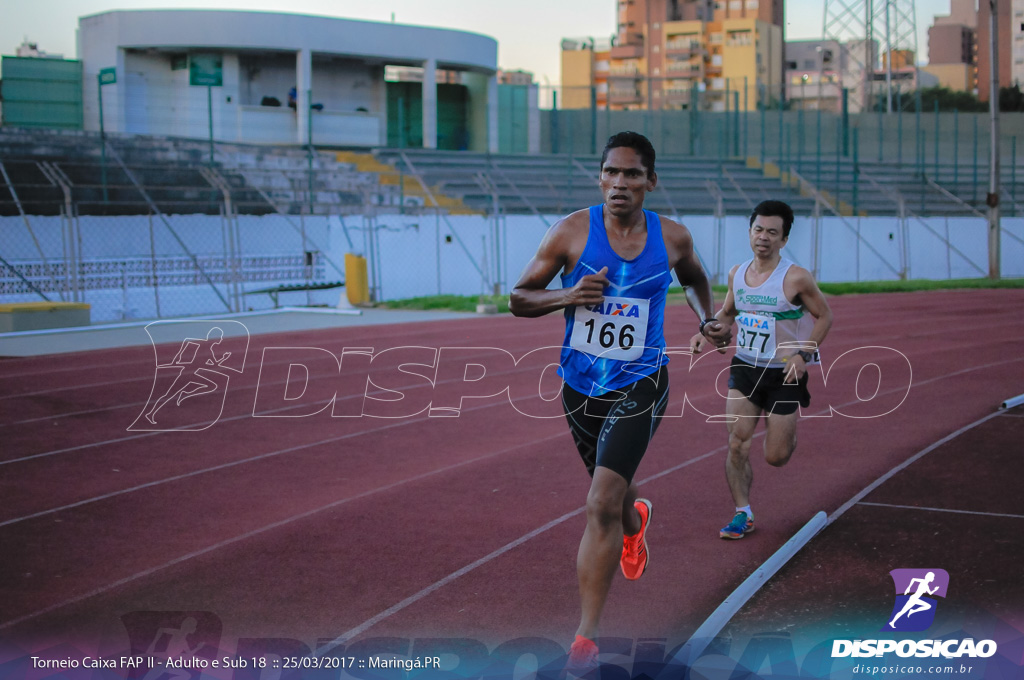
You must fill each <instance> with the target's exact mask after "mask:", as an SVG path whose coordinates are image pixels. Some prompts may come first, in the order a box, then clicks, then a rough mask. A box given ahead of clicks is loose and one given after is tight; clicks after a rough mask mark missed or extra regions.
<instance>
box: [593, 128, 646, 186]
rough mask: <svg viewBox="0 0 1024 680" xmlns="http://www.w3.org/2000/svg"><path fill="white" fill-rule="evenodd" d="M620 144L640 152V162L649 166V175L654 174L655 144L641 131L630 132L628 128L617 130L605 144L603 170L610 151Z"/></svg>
mask: <svg viewBox="0 0 1024 680" xmlns="http://www.w3.org/2000/svg"><path fill="white" fill-rule="evenodd" d="M620 146H628V147H629V148H630V149H633V151H636V152H637V153H638V154H640V162H641V163H643V165H644V167H645V168H647V176H648V177H651V176H652V175H654V145H653V144H651V140H649V139H647V138H646V137H644V136H643V135H642V134H640V133H639V132H629V131H628V130H627V131H625V132H617V133H615V134H614V135H612V136H611V137H609V138H608V143H607V144H605V145H604V151H603V152H602V153H601V169H602V170H604V162H605V161H606V160H608V152H609V151H611V150H612V149H615V148H617V147H620Z"/></svg>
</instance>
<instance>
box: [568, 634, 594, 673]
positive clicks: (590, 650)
mask: <svg viewBox="0 0 1024 680" xmlns="http://www.w3.org/2000/svg"><path fill="white" fill-rule="evenodd" d="M565 668H566V670H570V671H575V672H583V671H587V670H590V669H591V668H597V644H596V643H595V642H594V641H593V640H589V639H587V638H585V637H583V636H582V635H577V636H576V640H575V641H574V642H573V643H572V646H571V647H569V658H568V659H567V660H566V662H565Z"/></svg>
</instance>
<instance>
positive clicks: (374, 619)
mask: <svg viewBox="0 0 1024 680" xmlns="http://www.w3.org/2000/svg"><path fill="white" fill-rule="evenodd" d="M726 448H727V447H726V446H720V447H718V448H717V449H714V450H712V451H708V452H707V453H703V454H701V455H699V456H697V457H695V458H690V459H688V460H686V461H683V462H682V463H680V464H678V465H676V466H674V467H671V468H668V469H667V470H662V471H661V472H659V473H657V474H654V475H651V476H650V477H646V478H644V479H642V480H641V481H639V482H637V483H636V484H637V486H642V485H644V484H646V483H648V482H650V481H653V480H655V479H658V478H660V477H664V476H665V475H668V474H671V473H673V472H677V471H678V470H681V469H683V468H685V467H687V466H690V465H693V464H694V463H698V462H700V461H702V460H704V459H706V458H710V457H711V456H713V455H715V454H717V453H720V452H721V451H724V450H725V449H726ZM586 509H587V508H586V506H585V505H584V506H580V507H578V508H576V509H575V510H573V511H571V512H567V513H566V514H564V515H562V516H561V517H558V518H556V519H553V520H551V521H550V522H548V523H547V524H545V525H543V526H540V527H537V528H536V529H534V530H533V531H531V532H529V533H526V534H523V535H522V536H520V537H519V538H517V539H515V540H514V541H512V542H510V543H506V544H505V545H503V546H502V547H500V548H498V549H497V550H495V551H494V552H492V553H490V554H488V555H484V556H483V557H481V558H480V559H478V560H476V561H475V562H471V563H469V564H467V565H466V566H464V567H462V568H461V569H458V570H456V571H453V572H452V573H450V574H448V575H447V576H445V577H444V578H442V579H440V580H437V581H434V582H433V583H431V584H430V585H429V586H427V587H425V588H423V589H422V590H420V591H418V592H416V593H414V594H413V595H410V596H409V597H407V598H405V599H404V600H402V601H401V602H398V603H396V604H394V605H392V606H390V607H388V608H387V609H385V610H383V611H381V612H379V613H378V614H376V615H374V616H371V617H370V618H368V619H367V620H365V621H363V622H362V623H360V624H359V625H358V626H356V627H355V628H352V629H351V630H349V631H347V632H345V633H342V634H341V635H340V636H338V637H337V638H335V639H334V640H332V641H330V642H329V643H327V644H324V645H319V647H318V650H319V651H318V652H316V653H317V654H321V653H325V652H326V651H328V650H330V649H331V648H332V647H336V646H338V645H341V644H344V643H345V642H346V641H347V640H351V639H352V638H354V637H355V636H357V635H359V634H361V633H364V632H366V631H367V630H368V629H370V628H372V627H373V626H375V625H377V624H378V623H380V622H381V621H383V620H384V619H386V618H388V617H389V616H391V615H392V614H396V613H398V612H400V611H402V610H403V609H405V608H406V607H408V606H409V605H412V604H415V603H417V602H419V601H420V600H422V599H423V598H425V597H427V596H428V595H430V594H431V593H434V592H436V591H437V590H439V589H440V588H442V587H444V586H446V585H448V584H449V583H451V582H452V581H454V580H455V579H457V578H459V577H460V576H465V575H466V574H468V573H469V572H471V571H473V570H475V569H477V568H479V567H482V566H484V565H485V564H487V563H488V562H491V561H493V560H495V559H497V558H499V557H501V556H502V555H504V554H505V553H507V552H509V551H510V550H513V549H515V548H517V547H519V546H520V545H522V544H523V543H526V542H527V541H529V540H530V539H533V538H536V537H537V536H540V535H541V534H543V533H544V532H546V531H548V530H549V529H553V528H555V527H556V526H558V525H559V524H561V523H562V522H565V521H566V520H568V519H571V518H573V517H576V516H577V515H581V514H583V512H584V511H585V510H586Z"/></svg>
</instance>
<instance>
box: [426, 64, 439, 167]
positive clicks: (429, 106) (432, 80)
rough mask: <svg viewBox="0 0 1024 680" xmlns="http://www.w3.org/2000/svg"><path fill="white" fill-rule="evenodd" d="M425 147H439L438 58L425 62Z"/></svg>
mask: <svg viewBox="0 0 1024 680" xmlns="http://www.w3.org/2000/svg"><path fill="white" fill-rule="evenodd" d="M423 148H424V149H436V148H437V60H436V59H427V60H426V61H425V62H423Z"/></svg>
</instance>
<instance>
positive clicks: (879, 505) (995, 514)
mask: <svg viewBox="0 0 1024 680" xmlns="http://www.w3.org/2000/svg"><path fill="white" fill-rule="evenodd" d="M857 505H870V506H872V507H875V508H896V509H899V510H924V511H925V512H951V513H954V514H957V515H979V516H981V517H1009V518H1010V519H1024V515H1010V514H1007V513H1005V512H978V511H976V510H953V509H951V508H926V507H921V506H919V505H897V504H895V503H869V502H868V501H861V502H860V503H858V504H857Z"/></svg>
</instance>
